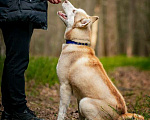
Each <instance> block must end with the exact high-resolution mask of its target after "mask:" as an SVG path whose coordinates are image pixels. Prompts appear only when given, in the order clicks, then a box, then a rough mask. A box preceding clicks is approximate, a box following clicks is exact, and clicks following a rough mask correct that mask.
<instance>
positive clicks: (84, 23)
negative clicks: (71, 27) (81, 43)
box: [75, 18, 91, 28]
mask: <svg viewBox="0 0 150 120" xmlns="http://www.w3.org/2000/svg"><path fill="white" fill-rule="evenodd" d="M90 22H91V19H86V18H84V19H82V20H80V21H79V22H77V23H76V24H75V27H77V28H86V27H87V26H88V24H89V23H90Z"/></svg>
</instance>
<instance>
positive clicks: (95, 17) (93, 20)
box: [90, 16, 99, 23]
mask: <svg viewBox="0 0 150 120" xmlns="http://www.w3.org/2000/svg"><path fill="white" fill-rule="evenodd" d="M98 19H99V17H98V16H90V20H91V21H92V23H94V22H95V21H96V20H98Z"/></svg>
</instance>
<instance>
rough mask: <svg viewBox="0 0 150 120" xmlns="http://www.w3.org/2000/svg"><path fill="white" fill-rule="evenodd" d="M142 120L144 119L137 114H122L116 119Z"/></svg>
mask: <svg viewBox="0 0 150 120" xmlns="http://www.w3.org/2000/svg"><path fill="white" fill-rule="evenodd" d="M129 119H131V120H133V119H135V120H144V117H143V116H141V115H138V114H134V113H126V114H122V115H120V117H119V118H118V120H129Z"/></svg>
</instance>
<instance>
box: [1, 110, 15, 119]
mask: <svg viewBox="0 0 150 120" xmlns="http://www.w3.org/2000/svg"><path fill="white" fill-rule="evenodd" d="M1 120H12V115H11V114H9V113H7V112H5V111H3V112H2V117H1Z"/></svg>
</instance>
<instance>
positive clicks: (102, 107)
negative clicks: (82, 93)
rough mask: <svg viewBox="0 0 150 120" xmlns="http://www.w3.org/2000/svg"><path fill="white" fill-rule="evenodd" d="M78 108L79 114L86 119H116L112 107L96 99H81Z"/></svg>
mask: <svg viewBox="0 0 150 120" xmlns="http://www.w3.org/2000/svg"><path fill="white" fill-rule="evenodd" d="M79 109H80V113H81V115H82V116H84V117H85V118H86V119H87V120H116V119H117V118H118V115H117V113H116V111H114V110H113V108H112V107H110V106H109V105H108V104H106V103H105V102H104V101H102V100H98V99H92V98H83V99H81V100H80V103H79Z"/></svg>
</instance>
